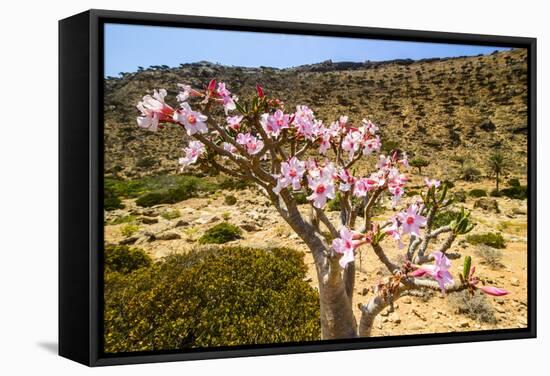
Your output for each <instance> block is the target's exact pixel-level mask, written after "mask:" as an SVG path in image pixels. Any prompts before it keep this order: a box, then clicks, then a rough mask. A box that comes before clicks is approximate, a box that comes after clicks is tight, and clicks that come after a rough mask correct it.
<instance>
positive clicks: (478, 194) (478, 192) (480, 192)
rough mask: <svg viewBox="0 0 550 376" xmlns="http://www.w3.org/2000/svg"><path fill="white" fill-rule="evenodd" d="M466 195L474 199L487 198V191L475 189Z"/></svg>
mask: <svg viewBox="0 0 550 376" xmlns="http://www.w3.org/2000/svg"><path fill="white" fill-rule="evenodd" d="M468 195H469V196H470V197H476V198H479V197H487V191H486V190H485V189H478V188H475V189H472V190H470V192H468Z"/></svg>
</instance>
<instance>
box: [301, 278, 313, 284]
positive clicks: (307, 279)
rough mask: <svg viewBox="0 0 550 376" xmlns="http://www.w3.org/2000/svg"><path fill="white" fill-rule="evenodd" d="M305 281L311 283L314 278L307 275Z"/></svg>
mask: <svg viewBox="0 0 550 376" xmlns="http://www.w3.org/2000/svg"><path fill="white" fill-rule="evenodd" d="M303 281H304V282H307V283H310V282H313V278H311V277H305V278H304V279H303Z"/></svg>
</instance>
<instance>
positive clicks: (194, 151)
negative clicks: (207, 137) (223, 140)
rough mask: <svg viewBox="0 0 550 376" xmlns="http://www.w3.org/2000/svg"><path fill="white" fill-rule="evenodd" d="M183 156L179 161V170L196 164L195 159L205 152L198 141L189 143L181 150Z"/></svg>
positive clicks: (202, 145)
mask: <svg viewBox="0 0 550 376" xmlns="http://www.w3.org/2000/svg"><path fill="white" fill-rule="evenodd" d="M183 151H184V153H185V156H184V157H183V158H180V159H179V164H180V165H181V169H182V170H183V169H185V167H187V166H189V165H190V164H193V163H196V162H197V159H198V158H199V157H200V156H201V155H202V154H204V152H205V151H206V149H205V147H204V144H203V143H202V142H200V141H189V146H188V147H186V148H184V149H183Z"/></svg>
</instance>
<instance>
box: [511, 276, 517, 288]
mask: <svg viewBox="0 0 550 376" xmlns="http://www.w3.org/2000/svg"><path fill="white" fill-rule="evenodd" d="M510 284H511V285H512V286H516V287H517V286H519V279H517V278H510Z"/></svg>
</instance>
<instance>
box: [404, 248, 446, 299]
mask: <svg viewBox="0 0 550 376" xmlns="http://www.w3.org/2000/svg"><path fill="white" fill-rule="evenodd" d="M431 256H432V258H433V259H434V263H433V265H422V266H420V267H419V268H418V269H416V270H415V271H414V272H412V273H411V274H412V276H413V277H424V276H428V277H430V278H432V279H433V280H435V281H437V283H438V284H439V288H440V289H441V292H442V293H445V287H446V285H448V284H451V283H453V276H452V275H451V273H450V272H449V269H450V268H451V262H450V261H449V259H448V258H447V256H445V254H443V252H434V253H432V255H431Z"/></svg>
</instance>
